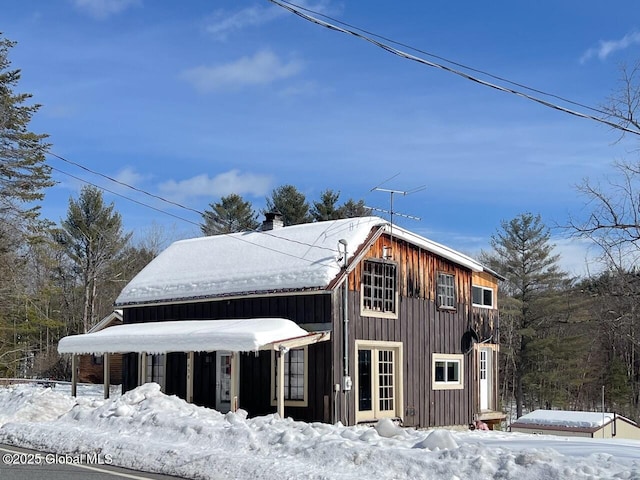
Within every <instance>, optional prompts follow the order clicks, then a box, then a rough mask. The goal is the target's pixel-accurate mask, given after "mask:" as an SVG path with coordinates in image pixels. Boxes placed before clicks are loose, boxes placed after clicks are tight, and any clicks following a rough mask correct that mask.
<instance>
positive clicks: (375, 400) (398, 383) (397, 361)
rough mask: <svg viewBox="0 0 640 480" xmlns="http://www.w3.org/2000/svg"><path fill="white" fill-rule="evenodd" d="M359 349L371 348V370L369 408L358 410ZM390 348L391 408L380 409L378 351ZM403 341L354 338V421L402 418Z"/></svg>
mask: <svg viewBox="0 0 640 480" xmlns="http://www.w3.org/2000/svg"><path fill="white" fill-rule="evenodd" d="M360 350H371V352H372V358H371V364H372V370H371V383H372V385H371V407H372V408H371V410H363V411H361V410H359V408H358V407H359V405H360V375H359V367H358V352H359V351H360ZM381 350H390V351H392V352H393V407H394V408H393V410H386V411H381V410H380V408H379V400H380V398H379V388H380V385H379V378H380V372H379V358H378V355H377V354H378V352H380V351H381ZM402 350H403V343H402V342H387V341H377V340H356V341H355V359H354V365H355V382H354V390H355V395H354V397H355V412H356V422H364V421H373V420H379V419H380V418H400V419H402V418H403V415H402V412H403V410H404V383H403V377H404V375H403V365H404V360H403V354H402Z"/></svg>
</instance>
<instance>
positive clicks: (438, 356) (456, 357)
mask: <svg viewBox="0 0 640 480" xmlns="http://www.w3.org/2000/svg"><path fill="white" fill-rule="evenodd" d="M431 359H432V360H431V388H432V389H433V390H463V389H464V355H463V354H452V353H434V354H432V356H431ZM440 362H444V363H445V367H444V371H445V375H446V373H447V372H448V364H449V363H457V364H458V380H456V381H452V380H448V379H446V380H444V381H436V363H440Z"/></svg>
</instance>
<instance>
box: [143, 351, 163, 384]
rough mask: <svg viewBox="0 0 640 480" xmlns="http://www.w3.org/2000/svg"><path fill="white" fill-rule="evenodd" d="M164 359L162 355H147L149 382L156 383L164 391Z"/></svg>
mask: <svg viewBox="0 0 640 480" xmlns="http://www.w3.org/2000/svg"><path fill="white" fill-rule="evenodd" d="M164 358H165V356H164V355H162V354H156V355H147V356H146V361H147V379H146V381H147V382H155V383H157V384H159V385H160V386H161V387H162V388H163V389H164V376H165V375H164V373H165V372H164Z"/></svg>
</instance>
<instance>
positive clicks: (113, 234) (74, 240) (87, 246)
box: [57, 186, 131, 332]
mask: <svg viewBox="0 0 640 480" xmlns="http://www.w3.org/2000/svg"><path fill="white" fill-rule="evenodd" d="M114 208H115V206H114V204H113V203H112V204H110V205H105V204H104V201H103V198H102V192H101V191H100V190H98V189H97V188H95V187H90V186H87V187H84V188H83V189H82V191H81V193H80V197H79V198H78V200H74V199H73V198H70V199H69V209H68V211H67V218H66V219H64V220H63V221H62V229H60V230H59V231H58V232H57V240H58V242H59V243H60V244H61V245H62V247H63V248H64V251H65V253H66V255H67V256H68V258H69V259H70V260H71V263H72V265H73V267H74V270H75V273H76V274H77V275H78V276H79V277H80V279H81V284H82V290H83V314H82V329H83V331H84V332H87V331H88V330H89V328H91V327H92V326H93V324H94V323H95V322H96V321H97V320H98V319H99V317H98V315H104V314H105V313H107V312H105V311H102V312H99V311H97V308H96V303H97V299H98V285H99V283H100V282H101V281H103V282H104V281H109V280H111V279H110V278H108V275H109V273H110V272H109V268H110V267H111V266H112V265H114V262H117V261H119V260H120V259H121V256H122V254H123V252H124V251H125V247H127V245H128V243H129V239H130V238H131V233H128V234H125V233H124V232H123V229H122V219H121V217H120V214H119V213H118V212H115V211H114ZM111 274H112V275H113V278H112V279H113V280H116V277H117V276H118V273H114V272H111ZM109 308H111V306H109Z"/></svg>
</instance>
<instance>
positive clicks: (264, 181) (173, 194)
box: [159, 169, 272, 202]
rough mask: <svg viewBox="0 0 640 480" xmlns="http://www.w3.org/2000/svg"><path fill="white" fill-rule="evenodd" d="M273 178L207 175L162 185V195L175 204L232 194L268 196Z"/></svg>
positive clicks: (251, 175) (249, 175) (237, 173)
mask: <svg viewBox="0 0 640 480" xmlns="http://www.w3.org/2000/svg"><path fill="white" fill-rule="evenodd" d="M271 184H272V178H271V176H269V175H258V174H253V173H241V172H240V171H239V170H235V169H234V170H230V171H228V172H225V173H221V174H219V175H216V176H215V177H213V178H210V177H209V176H208V175H207V174H202V175H197V176H195V177H192V178H189V179H186V180H181V181H175V180H170V181H168V182H164V183H162V184H160V186H159V188H160V191H161V192H162V195H163V196H165V197H170V199H171V200H173V201H175V202H182V201H186V200H189V199H192V198H195V197H207V198H209V199H210V200H211V201H213V200H214V199H216V197H222V196H226V195H229V194H231V193H237V194H238V195H251V196H260V195H266V194H267V192H269V189H270V188H271Z"/></svg>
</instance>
